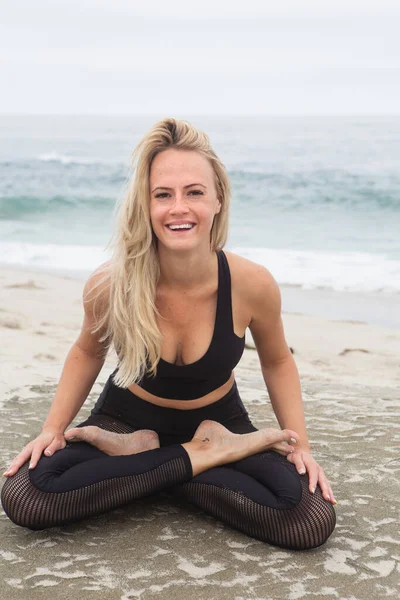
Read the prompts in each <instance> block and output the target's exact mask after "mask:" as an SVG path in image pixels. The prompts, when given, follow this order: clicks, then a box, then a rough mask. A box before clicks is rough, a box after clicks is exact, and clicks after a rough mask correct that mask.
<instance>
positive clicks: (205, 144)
mask: <svg viewBox="0 0 400 600" xmlns="http://www.w3.org/2000/svg"><path fill="white" fill-rule="evenodd" d="M172 147H173V148H177V149H182V150H194V151H196V152H199V153H200V154H201V155H203V156H204V157H206V158H207V159H208V160H209V162H210V164H211V166H212V167H213V170H214V174H215V185H216V190H217V197H218V199H219V201H220V203H221V209H220V212H219V213H218V214H216V215H215V217H214V222H213V226H212V229H211V234H210V249H211V251H215V250H217V249H220V248H222V247H223V246H224V245H225V243H226V240H227V236H228V218H229V204H230V198H231V187H230V183H229V179H228V175H227V172H226V169H225V167H224V165H223V164H222V162H221V161H220V160H219V158H218V157H217V155H216V154H215V152H214V151H213V149H212V148H211V145H210V140H209V137H208V136H207V135H206V134H205V133H204V132H203V131H200V130H199V129H196V128H195V127H194V126H193V125H191V123H189V122H188V121H182V120H178V119H174V118H165V119H163V120H161V121H158V122H157V123H155V124H154V125H153V127H152V128H151V129H150V130H149V131H148V133H147V134H146V135H145V136H144V137H143V138H142V140H141V141H140V142H139V144H138V145H137V146H136V148H135V150H134V151H133V153H132V165H131V174H133V176H131V178H130V181H128V184H127V189H126V192H125V195H124V198H123V199H122V202H121V203H120V204H119V206H118V205H117V218H116V221H115V226H114V232H113V235H112V238H111V241H110V243H109V244H108V246H112V247H113V253H112V258H111V260H110V261H109V262H108V263H105V265H102V267H100V269H99V270H98V271H97V272H98V273H100V274H101V275H102V276H101V277H100V278H97V277H96V279H97V281H96V283H95V285H94V286H93V287H92V289H91V290H90V292H92V291H94V289H95V288H97V290H98V291H99V292H98V293H97V296H95V297H94V300H95V302H94V318H95V324H94V326H93V328H92V330H91V331H92V333H96V332H100V333H101V337H100V338H99V339H100V341H101V342H105V344H104V348H105V354H106V353H107V351H108V349H109V347H110V346H111V345H113V346H114V348H115V350H116V352H117V355H118V358H119V363H118V371H117V373H116V374H115V375H114V383H115V384H116V385H118V386H119V387H123V388H127V387H128V386H130V385H132V384H133V383H137V382H139V381H140V380H141V379H142V377H143V376H144V375H145V374H146V373H150V374H151V375H153V376H155V375H156V373H157V364H158V362H159V360H160V356H161V344H162V335H161V332H160V330H159V327H158V325H157V321H156V315H158V316H159V317H160V318H161V315H160V313H159V312H158V311H157V308H156V306H155V295H156V288H157V283H158V280H159V276H160V264H159V259H158V251H157V238H156V236H155V234H154V232H153V229H152V226H151V221H150V206H149V205H150V168H151V164H152V161H153V159H154V157H155V156H156V155H157V154H158V153H160V152H163V151H164V150H167V149H168V148H172ZM105 283H106V284H107V285H106V286H104V284H105ZM105 296H106V301H104V299H105ZM99 298H101V299H102V300H103V301H102V302H101V303H100V304H99V303H97V302H96V301H97V300H98V299H99ZM100 305H101V310H100V311H98V310H97V309H96V306H97V308H98V307H99V306H100Z"/></svg>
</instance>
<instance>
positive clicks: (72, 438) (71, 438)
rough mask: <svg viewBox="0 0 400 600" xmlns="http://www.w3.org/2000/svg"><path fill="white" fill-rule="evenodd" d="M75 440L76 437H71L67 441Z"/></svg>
mask: <svg viewBox="0 0 400 600" xmlns="http://www.w3.org/2000/svg"><path fill="white" fill-rule="evenodd" d="M74 439H75V437H74V436H73V435H71V437H69V438H68V440H67V441H68V442H70V441H71V440H74Z"/></svg>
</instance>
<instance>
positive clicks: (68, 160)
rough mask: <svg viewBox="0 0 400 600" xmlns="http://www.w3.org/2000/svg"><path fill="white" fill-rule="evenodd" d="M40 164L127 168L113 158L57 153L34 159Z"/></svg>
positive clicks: (40, 155)
mask: <svg viewBox="0 0 400 600" xmlns="http://www.w3.org/2000/svg"><path fill="white" fill-rule="evenodd" d="M35 160H38V161H40V162H55V163H60V164H62V165H120V166H123V167H127V166H128V163H126V162H124V161H121V160H117V159H115V158H99V157H94V156H70V155H68V154H59V153H58V152H45V153H43V154H39V155H38V156H36V157H35Z"/></svg>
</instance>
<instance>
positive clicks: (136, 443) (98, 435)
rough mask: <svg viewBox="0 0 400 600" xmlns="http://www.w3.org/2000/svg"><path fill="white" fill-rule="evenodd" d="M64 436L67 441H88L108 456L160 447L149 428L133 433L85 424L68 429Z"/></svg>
mask: <svg viewBox="0 0 400 600" xmlns="http://www.w3.org/2000/svg"><path fill="white" fill-rule="evenodd" d="M64 437H65V440H66V441H67V442H70V441H72V442H88V443H89V444H92V446H96V448H98V449H99V450H102V452H105V453H106V454H109V455H110V456H126V455H128V454H138V453H139V452H145V451H146V450H154V449H155V448H159V447H160V440H159V438H158V435H157V433H156V432H155V431H152V430H151V429H140V430H139V431H134V432H133V433H114V432H113V431H106V430H105V429H101V427H96V426H95V425H87V426H86V427H74V428H73V429H70V430H69V431H67V432H66V433H65V435H64Z"/></svg>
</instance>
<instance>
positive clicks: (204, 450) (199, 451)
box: [181, 440, 219, 477]
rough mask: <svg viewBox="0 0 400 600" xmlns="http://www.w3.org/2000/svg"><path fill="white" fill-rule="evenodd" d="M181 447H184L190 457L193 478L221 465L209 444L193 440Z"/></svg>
mask: <svg viewBox="0 0 400 600" xmlns="http://www.w3.org/2000/svg"><path fill="white" fill-rule="evenodd" d="M181 446H183V448H184V449H185V450H186V452H187V453H188V455H189V458H190V462H191V463H192V471H193V477H194V476H195V475H198V474H199V473H202V472H203V471H206V470H207V469H211V467H215V466H216V465H217V464H219V463H218V461H217V459H216V456H215V453H213V452H212V449H211V447H210V443H209V442H201V441H200V440H191V441H190V442H185V443H183V444H181Z"/></svg>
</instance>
